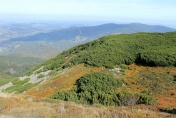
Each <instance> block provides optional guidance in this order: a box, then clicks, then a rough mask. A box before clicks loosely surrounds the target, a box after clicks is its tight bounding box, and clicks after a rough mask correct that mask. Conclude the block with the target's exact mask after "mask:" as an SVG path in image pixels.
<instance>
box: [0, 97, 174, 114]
mask: <svg viewBox="0 0 176 118" xmlns="http://www.w3.org/2000/svg"><path fill="white" fill-rule="evenodd" d="M0 100H1V105H0V106H1V109H0V117H3V118H165V117H170V118H174V117H175V116H174V115H170V114H165V113H160V112H157V111H152V110H150V108H149V107H144V106H134V107H103V106H101V105H94V106H83V105H78V104H75V103H73V102H63V101H56V100H54V101H53V100H47V99H45V100H43V101H40V102H32V101H27V100H24V99H18V98H13V97H11V98H8V99H6V98H0ZM9 101H10V102H9Z"/></svg>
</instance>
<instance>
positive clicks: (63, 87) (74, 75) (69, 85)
mask: <svg viewBox="0 0 176 118" xmlns="http://www.w3.org/2000/svg"><path fill="white" fill-rule="evenodd" d="M102 69H103V68H96V67H85V66H84V65H83V64H80V65H77V66H75V67H73V68H70V69H69V70H67V71H66V72H64V73H62V74H61V75H58V76H56V77H54V78H53V79H49V80H47V81H45V82H43V83H41V84H40V85H38V86H37V87H35V88H32V89H30V90H28V91H27V92H25V93H23V94H22V96H28V97H34V98H38V99H41V98H44V97H49V96H51V95H53V94H54V93H56V92H58V91H68V90H71V89H73V87H74V85H75V83H76V81H77V80H78V79H79V78H80V77H81V76H83V75H85V74H88V73H90V72H97V71H101V70H102Z"/></svg>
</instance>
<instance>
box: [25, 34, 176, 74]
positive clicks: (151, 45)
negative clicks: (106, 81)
mask: <svg viewBox="0 0 176 118" xmlns="http://www.w3.org/2000/svg"><path fill="white" fill-rule="evenodd" d="M175 37H176V32H170V33H136V34H121V35H110V36H105V37H102V38H100V39H98V40H95V41H92V42H90V43H87V44H84V45H79V46H76V47H73V48H71V49H70V50H67V51H64V52H63V53H61V54H59V55H57V56H56V57H55V58H53V59H50V60H48V61H46V62H44V63H43V64H42V65H40V66H38V67H36V68H35V69H34V70H36V69H38V68H40V67H41V66H44V69H43V71H46V70H60V69H61V68H66V67H69V66H73V65H77V64H79V63H85V64H88V65H91V66H105V67H107V68H113V66H114V65H117V64H132V63H138V64H142V65H150V66H176V39H175ZM31 72H33V70H32V71H31ZM31 72H29V73H28V74H30V73H31Z"/></svg>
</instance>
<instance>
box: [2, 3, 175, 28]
mask: <svg viewBox="0 0 176 118" xmlns="http://www.w3.org/2000/svg"><path fill="white" fill-rule="evenodd" d="M25 18H30V19H34V20H35V19H40V20H42V19H43V20H47V19H50V20H52V19H53V20H58V19H60V20H78V21H106V22H119V23H130V22H141V23H148V24H162V25H167V26H173V27H176V22H175V21H176V0H0V19H1V20H2V19H3V20H10V19H16V20H18V19H21V20H22V19H25Z"/></svg>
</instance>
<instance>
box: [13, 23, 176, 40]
mask: <svg viewBox="0 0 176 118" xmlns="http://www.w3.org/2000/svg"><path fill="white" fill-rule="evenodd" d="M172 31H176V29H173V28H169V27H165V26H161V25H146V24H141V23H131V24H114V23H109V24H102V25H98V26H87V27H70V28H64V29H60V30H56V31H51V32H47V33H40V34H36V35H33V36H27V37H21V38H14V39H11V41H59V40H92V39H96V38H100V37H102V36H106V35H110V34H121V33H123V34H130V33H136V32H172Z"/></svg>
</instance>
